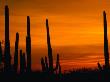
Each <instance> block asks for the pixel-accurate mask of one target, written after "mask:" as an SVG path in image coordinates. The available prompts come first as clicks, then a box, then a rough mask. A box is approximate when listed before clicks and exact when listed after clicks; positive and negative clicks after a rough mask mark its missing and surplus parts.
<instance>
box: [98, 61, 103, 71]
mask: <svg viewBox="0 0 110 82" xmlns="http://www.w3.org/2000/svg"><path fill="white" fill-rule="evenodd" d="M97 65H98V69H99V70H100V71H101V70H102V66H101V65H100V63H99V62H98V63H97Z"/></svg>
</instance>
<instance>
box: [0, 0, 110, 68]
mask: <svg viewBox="0 0 110 82" xmlns="http://www.w3.org/2000/svg"><path fill="white" fill-rule="evenodd" d="M5 4H8V6H9V9H10V41H11V50H12V54H13V50H14V49H13V48H14V44H15V43H14V42H15V34H16V32H19V34H20V44H19V45H20V46H19V49H21V48H22V49H24V52H25V44H26V43H25V39H26V16H30V17H31V39H32V63H33V66H32V67H33V69H40V58H41V57H44V56H46V55H47V44H46V27H45V19H46V18H48V19H49V27H50V37H51V44H52V48H53V54H54V59H55V58H56V54H57V53H59V54H60V62H61V66H62V68H63V70H67V69H72V68H82V67H95V66H97V62H98V61H99V62H101V63H103V41H104V40H103V10H106V13H107V18H108V20H107V21H108V35H109V37H110V31H109V29H110V22H109V21H110V0H0V40H4V5H5ZM109 43H110V39H109Z"/></svg>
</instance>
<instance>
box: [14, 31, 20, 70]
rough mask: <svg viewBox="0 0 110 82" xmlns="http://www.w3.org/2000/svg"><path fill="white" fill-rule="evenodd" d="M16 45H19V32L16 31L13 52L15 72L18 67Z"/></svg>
mask: <svg viewBox="0 0 110 82" xmlns="http://www.w3.org/2000/svg"><path fill="white" fill-rule="evenodd" d="M18 45H19V33H18V32H17V33H16V41H15V53H14V70H15V71H16V72H17V69H18Z"/></svg>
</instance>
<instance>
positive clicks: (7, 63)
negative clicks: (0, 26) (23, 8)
mask: <svg viewBox="0 0 110 82" xmlns="http://www.w3.org/2000/svg"><path fill="white" fill-rule="evenodd" d="M4 58H5V59H4V68H5V71H10V68H11V55H10V40H9V8H8V6H7V5H6V6H5V49H4Z"/></svg>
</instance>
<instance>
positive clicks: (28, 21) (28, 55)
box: [26, 16, 31, 72]
mask: <svg viewBox="0 0 110 82" xmlns="http://www.w3.org/2000/svg"><path fill="white" fill-rule="evenodd" d="M26 54H27V71H28V72H29V71H31V36H30V17H29V16H27V36H26Z"/></svg>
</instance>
